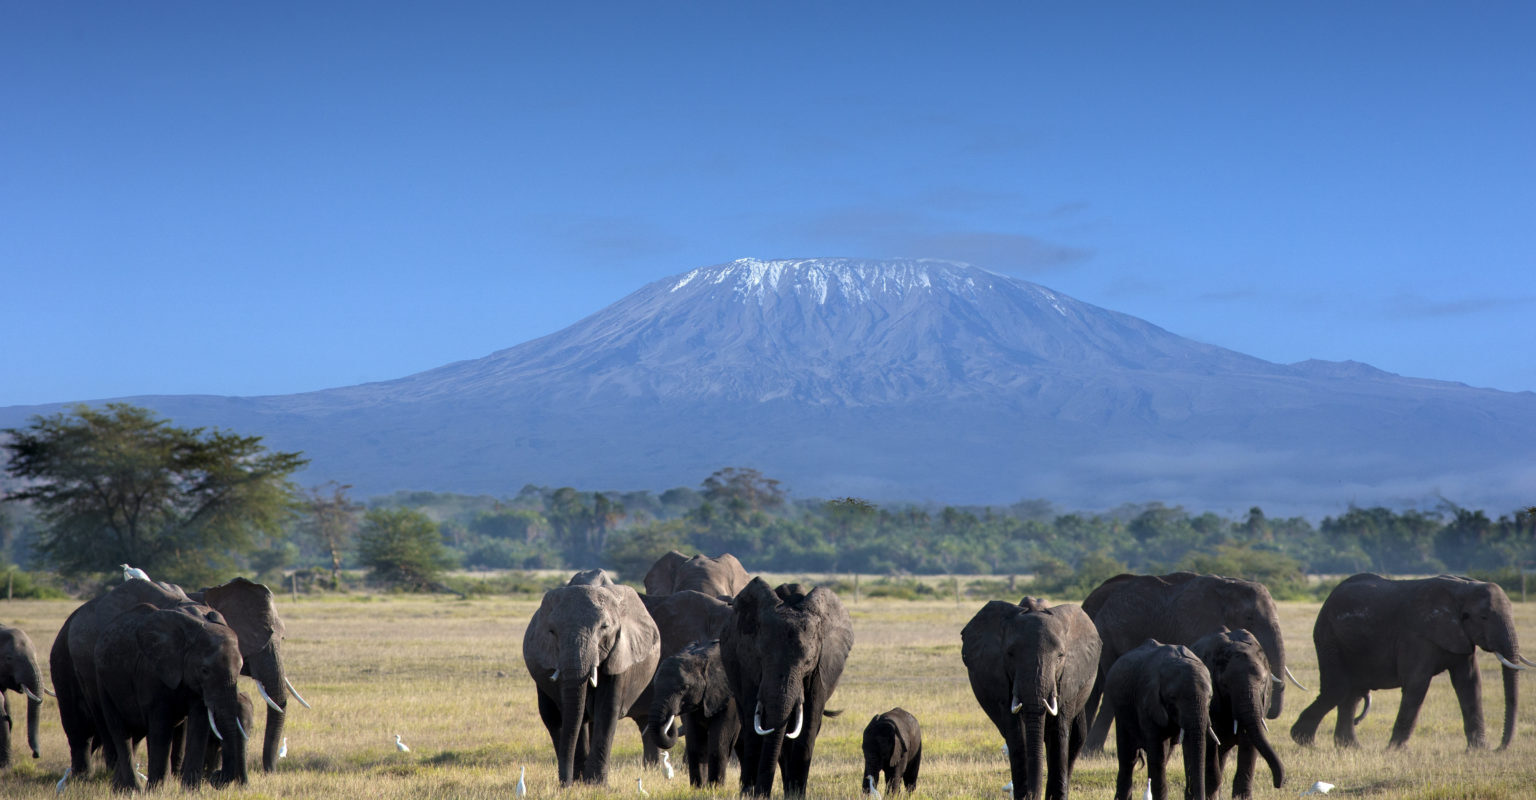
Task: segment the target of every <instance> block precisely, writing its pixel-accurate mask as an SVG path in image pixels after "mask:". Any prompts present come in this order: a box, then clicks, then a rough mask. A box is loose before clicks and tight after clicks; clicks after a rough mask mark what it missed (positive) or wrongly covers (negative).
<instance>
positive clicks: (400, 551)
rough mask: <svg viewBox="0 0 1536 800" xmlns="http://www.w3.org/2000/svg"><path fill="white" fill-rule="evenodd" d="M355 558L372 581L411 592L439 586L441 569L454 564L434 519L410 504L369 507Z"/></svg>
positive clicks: (364, 518)
mask: <svg viewBox="0 0 1536 800" xmlns="http://www.w3.org/2000/svg"><path fill="white" fill-rule="evenodd" d="M357 559H358V561H359V562H360V563H362V565H363V566H364V567H366V568H367V569H368V578H369V580H370V581H371V582H373V583H375V584H380V585H383V586H387V587H390V588H394V589H402V590H404V591H412V592H420V591H429V590H434V589H437V588H440V587H441V586H442V583H441V578H442V574H443V570H446V569H448V568H449V567H451V566H453V560H452V559H451V558H450V557H449V555H448V548H447V547H445V546H444V545H443V537H442V535H441V534H440V533H438V530H437V523H434V522H433V521H432V520H431V518H430V517H428V516H427V515H425V514H423V513H421V512H420V511H414V510H412V509H409V508H375V509H373V510H372V511H369V512H368V514H367V515H366V516H364V517H363V526H362V529H361V530H359V531H358V534H357Z"/></svg>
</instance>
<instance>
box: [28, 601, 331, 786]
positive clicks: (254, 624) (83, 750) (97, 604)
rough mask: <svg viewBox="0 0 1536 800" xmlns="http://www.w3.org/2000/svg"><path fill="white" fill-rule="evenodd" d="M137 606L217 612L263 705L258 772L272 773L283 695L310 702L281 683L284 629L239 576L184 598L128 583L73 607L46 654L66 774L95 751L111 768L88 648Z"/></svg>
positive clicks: (176, 749)
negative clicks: (264, 715)
mask: <svg viewBox="0 0 1536 800" xmlns="http://www.w3.org/2000/svg"><path fill="white" fill-rule="evenodd" d="M140 603H147V604H149V605H151V606H153V607H155V608H161V609H172V608H178V607H182V606H198V607H202V606H203V605H206V606H207V607H208V608H211V609H213V610H214V611H216V612H218V614H219V615H220V617H221V618H222V622H223V624H225V625H227V626H228V627H229V628H230V629H231V630H232V631H233V633H234V634H235V637H236V639H237V644H238V647H239V650H240V653H241V674H242V675H245V676H248V677H250V678H252V679H253V680H254V681H255V682H256V686H257V690H258V693H259V694H260V696H261V697H262V699H263V701H264V702H265V704H266V705H267V708H268V710H267V722H266V729H265V736H264V739H263V746H262V768H263V769H264V770H265V771H269V772H270V771H272V770H273V769H275V768H276V765H277V754H278V750H279V747H280V744H281V740H282V731H283V721H284V718H285V716H286V711H287V707H288V697H289V695H290V694H291V695H292V696H293V698H294V699H296V700H298V701H299V702H300V703H301V704H303V705H305V706H308V705H309V704H308V703H307V702H305V700H304V698H303V697H301V696H299V693H298V692H297V690H295V689H294V688H293V684H292V682H291V681H290V680H289V679H288V676H287V672H286V667H285V665H284V662H283V656H282V639H283V636H284V634H285V632H286V626H285V625H284V623H283V620H282V618H281V617H280V616H278V613H277V607H276V604H275V602H274V598H273V595H272V592H271V590H269V589H268V588H267V587H266V586H264V585H262V584H259V583H255V582H253V581H249V580H246V579H245V578H235V579H234V580H231V581H229V582H228V583H225V584H221V585H220V586H214V587H210V588H206V589H202V590H200V591H198V592H194V593H192V594H191V595H188V593H187V592H185V591H183V590H182V588H181V587H179V586H177V585H175V584H172V583H163V582H157V581H149V580H128V581H125V582H124V583H122V584H120V585H118V586H116V587H114V588H113V589H112V590H111V591H109V592H107V593H106V594H104V595H102V596H100V597H97V598H95V599H92V600H89V601H87V602H86V603H84V604H83V605H81V606H80V607H79V608H77V609H75V611H74V612H73V613H71V614H70V615H69V617H68V619H66V620H65V621H64V625H63V627H62V628H60V630H59V633H58V636H56V637H55V638H54V640H53V646H52V648H51V649H50V650H49V654H48V663H49V668H50V672H51V673H52V675H51V677H52V680H53V685H54V691H55V692H56V693H57V695H58V698H59V717H60V722H61V723H62V726H63V728H64V734H65V738H66V739H67V740H68V742H69V750H70V770H71V773H72V774H74V775H77V776H83V775H85V774H86V773H87V772H88V771H89V770H90V753H91V751H92V750H95V749H100V750H101V751H102V757H103V759H104V760H105V761H106V764H107V766H108V768H114V767H115V766H116V758H117V754H116V752H115V751H114V750H113V749H112V748H110V747H104V746H103V745H104V743H105V738H104V736H105V731H106V728H105V724H104V719H103V716H102V710H101V702H100V698H99V696H98V693H97V689H96V671H97V664H96V656H95V650H96V645H97V643H98V640H99V639H100V637H101V634H102V631H104V630H105V629H106V627H107V626H108V625H109V624H110V623H111V622H112V620H113V619H115V618H116V617H117V616H118V615H120V614H122V613H124V612H125V611H127V610H129V609H130V608H133V607H134V606H136V605H138V604H140ZM181 742H182V738H181V737H180V736H179V735H178V736H177V737H176V738H175V740H174V741H173V744H172V759H173V761H179V759H180V749H181Z"/></svg>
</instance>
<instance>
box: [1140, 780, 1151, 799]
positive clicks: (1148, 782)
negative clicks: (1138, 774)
mask: <svg viewBox="0 0 1536 800" xmlns="http://www.w3.org/2000/svg"><path fill="white" fill-rule="evenodd" d="M1141 798H1142V800H1152V781H1150V780H1148V781H1147V791H1146V793H1145V794H1143V795H1142V796H1141Z"/></svg>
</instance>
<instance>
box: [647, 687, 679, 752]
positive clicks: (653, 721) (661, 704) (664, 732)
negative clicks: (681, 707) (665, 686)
mask: <svg viewBox="0 0 1536 800" xmlns="http://www.w3.org/2000/svg"><path fill="white" fill-rule="evenodd" d="M652 688H653V689H654V686H653V687H652ZM672 699H674V698H665V697H662V696H661V692H660V690H656V695H655V697H654V698H653V699H652V700H651V715H650V722H649V726H650V729H651V735H652V736H654V737H655V741H656V746H657V747H660V748H661V749H663V750H671V749H672V748H673V747H674V746H676V745H677V737H678V736H680V735H681V734H682V727H683V726H682V722H681V721H680V720H679V719H678V718H677V712H678V704H677V703H675V702H669V701H670V700H672Z"/></svg>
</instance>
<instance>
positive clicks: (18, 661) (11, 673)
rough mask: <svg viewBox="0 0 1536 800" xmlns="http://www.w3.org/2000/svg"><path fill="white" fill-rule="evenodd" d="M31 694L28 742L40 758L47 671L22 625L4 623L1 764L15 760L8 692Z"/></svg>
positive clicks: (1, 641)
mask: <svg viewBox="0 0 1536 800" xmlns="http://www.w3.org/2000/svg"><path fill="white" fill-rule="evenodd" d="M8 691H10V692H16V693H17V694H21V695H25V696H26V698H27V746H28V747H30V748H31V749H32V757H33V758H37V757H38V756H39V755H40V753H39V752H38V749H37V723H38V717H39V716H40V713H41V709H42V705H43V675H42V671H41V670H40V669H39V668H38V666H37V650H36V648H34V647H33V646H32V640H31V639H29V638H27V634H26V632H24V631H22V630H21V629H20V628H12V627H9V626H6V625H0V717H3V719H0V768H3V767H8V766H10V764H11V728H12V725H13V723H12V721H11V719H10V710H9V707H8V706H7V704H6V701H5V692H8Z"/></svg>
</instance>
